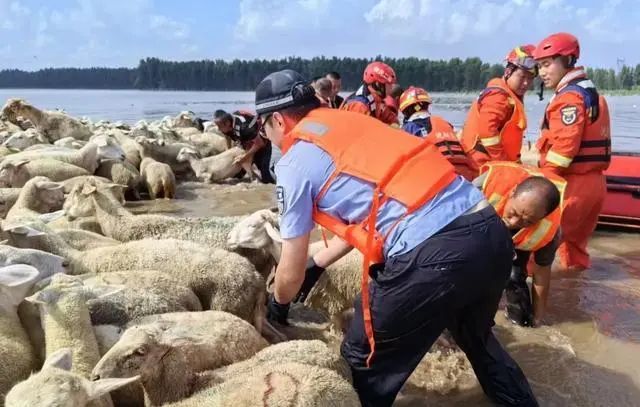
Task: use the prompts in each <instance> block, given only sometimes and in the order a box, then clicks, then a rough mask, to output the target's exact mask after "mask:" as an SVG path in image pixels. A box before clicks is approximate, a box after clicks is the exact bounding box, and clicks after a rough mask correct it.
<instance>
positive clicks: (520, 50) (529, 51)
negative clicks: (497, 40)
mask: <svg viewBox="0 0 640 407" xmlns="http://www.w3.org/2000/svg"><path fill="white" fill-rule="evenodd" d="M535 49H536V47H535V46H534V45H531V44H527V45H521V46H519V47H516V48H514V49H512V50H511V52H509V53H508V54H507V56H506V57H505V61H507V64H513V65H515V66H517V67H518V68H521V69H524V70H525V71H529V72H531V73H532V74H534V75H535V74H536V61H535V59H533V53H534V52H535Z"/></svg>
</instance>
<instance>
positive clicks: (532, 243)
mask: <svg viewBox="0 0 640 407" xmlns="http://www.w3.org/2000/svg"><path fill="white" fill-rule="evenodd" d="M551 226H553V223H552V222H550V221H549V220H548V219H547V218H544V219H542V220H541V221H540V222H539V223H538V226H537V227H536V230H534V231H533V232H532V233H531V234H530V235H529V236H528V238H527V239H526V240H525V241H524V242H522V243H520V244H519V245H517V247H516V248H517V249H520V250H525V251H532V250H533V249H534V248H535V247H537V246H538V244H539V243H540V241H542V238H544V237H545V236H546V235H547V233H549V230H550V229H551Z"/></svg>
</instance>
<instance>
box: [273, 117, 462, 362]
mask: <svg viewBox="0 0 640 407" xmlns="http://www.w3.org/2000/svg"><path fill="white" fill-rule="evenodd" d="M296 140H304V141H307V142H310V143H313V144H315V145H317V146H318V147H320V148H321V149H322V150H324V151H325V152H326V153H327V154H328V155H329V156H330V157H331V158H332V160H333V162H334V164H335V168H336V169H335V171H334V172H333V174H331V176H329V178H328V179H327V180H326V182H325V183H324V185H323V186H322V188H321V189H320V192H319V193H318V196H317V197H316V199H315V204H314V212H313V220H314V221H315V222H316V223H317V224H319V225H320V226H322V227H324V228H326V229H328V230H330V231H331V232H333V233H334V234H336V235H337V236H339V237H340V238H342V239H343V240H345V241H346V242H348V243H349V244H350V245H352V246H353V247H355V248H357V249H358V250H360V251H361V252H362V253H363V254H364V260H363V270H362V311H363V316H364V325H365V332H366V334H367V338H368V341H369V345H370V347H371V353H370V354H369V357H368V358H367V365H369V363H370V361H371V358H372V356H373V354H374V352H375V340H374V337H373V325H372V323H371V311H370V307H369V289H368V284H369V281H368V279H369V275H368V271H369V266H370V264H371V263H381V262H383V261H384V255H383V245H384V240H385V239H386V237H387V236H386V235H385V236H381V235H380V234H379V233H378V232H377V231H376V229H375V226H376V219H377V215H378V210H379V208H380V205H382V204H383V203H384V202H385V201H386V200H387V199H389V198H392V199H395V200H397V201H399V202H400V203H402V204H403V205H404V206H406V207H407V211H406V213H405V215H404V216H406V215H407V214H410V213H412V212H414V211H415V210H416V209H418V208H420V207H422V206H423V205H424V204H425V203H426V202H428V201H429V200H431V199H432V198H433V197H434V196H435V195H436V194H437V193H438V192H440V191H441V190H442V189H444V188H445V187H446V186H447V185H449V184H450V183H451V182H452V181H453V180H454V179H455V177H456V174H455V171H454V168H453V166H452V165H451V164H450V163H449V162H448V161H447V160H446V159H445V158H444V157H443V156H442V154H440V152H439V151H438V149H437V147H436V146H435V145H433V144H432V143H430V142H428V141H424V140H421V139H419V138H417V137H414V136H412V135H410V134H408V133H405V132H404V131H402V130H396V129H394V128H392V127H389V126H387V125H385V124H383V123H382V122H380V121H379V120H376V119H374V118H371V117H368V116H365V115H362V114H358V113H354V112H349V111H343V110H335V109H326V108H319V109H315V110H313V111H311V112H310V113H309V114H307V116H306V117H305V118H304V119H302V120H301V121H300V122H299V123H298V124H297V125H296V126H295V128H294V129H293V130H292V131H291V132H290V133H289V134H287V135H286V136H285V140H284V141H283V146H282V151H283V153H285V154H286V152H287V151H288V149H289V148H290V147H291V145H292V144H293V143H294V142H295V141H296ZM339 174H346V175H350V176H353V177H357V178H359V179H361V180H363V181H367V182H370V183H372V184H373V186H374V193H373V196H372V197H371V201H372V204H371V210H370V212H369V214H368V215H367V217H366V218H365V219H364V220H363V222H362V223H360V224H351V225H348V224H345V223H344V222H343V221H342V220H341V219H338V218H335V217H333V216H331V215H329V214H327V213H324V212H321V211H320V210H318V206H317V203H318V201H319V200H320V199H321V198H322V197H323V196H324V194H325V193H326V191H327V190H328V188H329V186H330V185H331V184H332V183H333V181H334V180H335V178H336V177H337V176H338V175H339ZM404 216H403V217H404ZM403 217H400V218H398V219H397V220H396V222H395V223H394V225H393V226H392V227H391V229H393V228H394V227H395V226H397V224H398V223H399V222H400V221H401V220H402V219H403Z"/></svg>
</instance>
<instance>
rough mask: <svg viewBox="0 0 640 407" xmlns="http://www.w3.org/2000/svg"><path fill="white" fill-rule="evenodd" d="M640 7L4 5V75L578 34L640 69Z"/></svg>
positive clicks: (620, 0) (606, 1) (0, 52)
mask: <svg viewBox="0 0 640 407" xmlns="http://www.w3.org/2000/svg"><path fill="white" fill-rule="evenodd" d="M639 23H640V0H598V1H596V0H235V1H234V0H181V1H176V0H171V1H170V0H56V1H35V0H19V1H18V0H0V69H6V68H18V69H25V70H35V69H40V68H45V67H90V66H107V67H118V66H125V67H135V66H137V64H138V61H139V60H140V59H141V58H145V57H158V58H162V59H169V60H176V61H185V60H200V59H218V58H220V59H225V60H230V59H235V58H238V59H254V58H261V59H262V58H266V59H270V58H280V57H286V56H300V57H314V56H321V55H324V56H352V57H374V56H376V55H383V56H389V57H420V58H430V59H449V58H453V57H460V58H466V57H474V56H477V57H480V58H481V59H482V60H484V61H487V62H491V63H500V62H502V59H503V58H504V56H505V55H506V54H507V52H508V50H509V49H510V48H512V47H514V46H517V45H520V44H526V43H534V44H535V43H537V42H538V41H540V40H541V39H542V38H543V37H544V36H546V35H548V34H550V33H553V32H558V31H568V32H571V33H573V34H574V35H576V36H577V37H578V38H579V39H580V43H581V48H582V57H581V59H580V62H581V63H582V64H584V65H587V66H596V67H616V65H617V63H618V58H623V59H624V60H625V62H626V63H627V64H630V65H635V64H638V63H640V24H639Z"/></svg>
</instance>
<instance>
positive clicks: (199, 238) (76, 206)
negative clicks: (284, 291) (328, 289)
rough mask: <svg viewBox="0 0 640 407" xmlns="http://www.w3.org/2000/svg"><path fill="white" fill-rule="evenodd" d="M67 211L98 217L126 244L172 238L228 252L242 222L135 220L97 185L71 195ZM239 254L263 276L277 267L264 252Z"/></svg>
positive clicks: (154, 217) (71, 214) (161, 217)
mask: <svg viewBox="0 0 640 407" xmlns="http://www.w3.org/2000/svg"><path fill="white" fill-rule="evenodd" d="M64 208H65V211H66V213H67V216H68V217H70V218H72V217H86V216H93V215H95V216H96V219H97V221H98V222H99V224H100V229H101V230H102V232H103V233H104V234H105V235H106V236H108V237H110V238H113V239H116V240H119V241H122V242H128V241H132V240H139V239H144V238H155V239H167V238H172V239H182V240H190V241H193V242H197V243H201V244H204V245H207V246H211V247H219V248H226V247H227V245H226V238H227V234H228V233H229V231H230V230H231V229H232V227H233V225H234V224H235V223H237V222H238V221H239V220H240V219H241V218H239V217H222V218H210V219H181V218H175V217H171V216H165V215H154V214H144V215H135V216H134V215H132V214H131V213H130V212H129V211H127V210H126V209H125V208H124V207H123V206H122V204H120V203H118V202H117V201H115V200H113V199H110V198H109V197H108V196H106V195H105V194H104V193H103V192H102V190H101V189H99V188H97V187H95V186H93V185H85V186H84V187H83V188H82V189H80V188H79V187H78V188H76V189H74V191H72V193H71V194H69V196H68V198H67V201H66V202H65V204H64ZM254 216H259V215H254ZM237 252H238V253H239V254H241V255H243V256H245V257H246V258H248V259H249V260H250V261H251V263H252V264H253V265H254V266H255V267H256V268H257V269H258V271H259V272H260V273H261V274H263V275H264V274H265V273H267V274H268V272H269V271H270V270H271V268H272V266H273V260H272V259H271V258H270V256H268V254H267V253H266V252H265V251H263V250H251V249H241V250H237Z"/></svg>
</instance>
